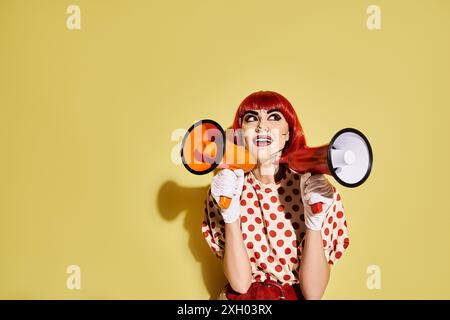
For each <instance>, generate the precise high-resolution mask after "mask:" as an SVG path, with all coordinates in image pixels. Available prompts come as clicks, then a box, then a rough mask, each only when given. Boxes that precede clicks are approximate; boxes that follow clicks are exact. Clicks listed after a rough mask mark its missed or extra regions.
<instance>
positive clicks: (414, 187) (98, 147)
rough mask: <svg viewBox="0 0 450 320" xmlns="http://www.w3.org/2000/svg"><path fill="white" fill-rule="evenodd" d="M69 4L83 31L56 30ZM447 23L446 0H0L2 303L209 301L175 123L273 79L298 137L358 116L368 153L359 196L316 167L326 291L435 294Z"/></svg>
mask: <svg viewBox="0 0 450 320" xmlns="http://www.w3.org/2000/svg"><path fill="white" fill-rule="evenodd" d="M70 4H77V5H79V6H80V8H81V30H73V31H71V30H68V29H67V28H66V19H67V18H68V17H69V15H68V14H67V13H66V8H67V7H68V6H69V5H70ZM370 4H376V5H378V6H380V8H381V19H382V20H381V22H382V25H381V27H382V29H381V30H373V31H371V30H368V28H367V27H366V20H367V18H368V14H367V13H366V9H367V7H368V6H369V5H370ZM449 31H450V1H446V0H441V1H438V0H435V1H429V0H427V1H425V0H423V1H406V0H405V1H381V0H380V1H375V2H372V1H294V0H292V1H285V0H281V1H275V0H270V1H268V0H246V1H237V0H233V1H224V0H189V1H180V0H179V1H174V0H169V1H163V0H158V1H125V0H121V1H118V0H117V1H112V0H108V1H106V0H104V1H100V0H96V1H87V0H83V1H82V0H76V1H56V0H52V1H50V0H47V1H46V0H39V1H37V0H36V1H35V0H33V1H31V0H26V1H25V0H11V1H8V0H2V1H1V2H0V147H1V157H0V298H7V299H15V298H25V299H31V298H44V299H52V298H60V299H90V298H99V299H119V298H121V299H132V298H134V299H208V298H210V296H215V295H216V294H217V292H218V291H219V290H220V289H221V287H222V286H223V285H224V284H225V278H224V276H223V273H222V270H221V265H220V263H219V262H218V261H217V260H216V258H215V257H214V255H213V254H212V253H211V252H210V251H209V248H208V247H207V246H206V243H205V241H204V239H203V238H202V234H201V231H200V225H201V218H202V215H203V207H202V206H203V199H204V193H205V190H206V188H207V186H208V183H209V181H210V179H211V175H207V176H194V175H191V174H190V173H188V172H187V171H186V170H185V169H184V168H183V167H182V166H180V165H175V164H174V163H172V161H171V153H172V152H173V150H174V148H176V145H177V143H178V139H175V140H172V139H171V135H172V132H174V130H176V129H178V128H184V129H186V128H187V127H189V126H190V125H191V124H192V123H193V122H194V121H195V120H199V119H202V118H211V119H214V120H216V121H218V122H219V123H221V124H222V125H223V126H228V125H230V124H231V121H232V118H233V115H234V112H235V110H236V108H237V106H238V104H239V103H240V102H241V101H242V100H243V99H244V97H246V96H247V95H248V94H250V93H252V92H254V91H257V90H274V91H277V92H279V93H281V94H283V95H284V96H286V97H287V98H288V99H289V100H290V101H291V103H292V104H293V105H294V107H295V108H296V110H297V112H298V114H299V117H300V121H301V122H302V124H303V127H304V129H305V132H306V136H307V139H308V144H309V145H312V146H314V145H320V144H324V143H327V142H328V141H329V140H330V138H331V137H332V136H333V134H334V133H335V132H337V131H338V130H339V129H341V128H344V127H355V128H357V129H359V130H361V131H363V132H364V133H365V134H366V136H367V137H368V138H369V140H370V142H371V144H372V148H373V152H374V167H373V171H372V175H371V176H370V178H369V179H368V180H367V182H366V183H365V184H364V185H363V186H361V187H360V188H356V189H347V188H345V187H343V186H340V185H338V184H337V182H336V181H334V180H333V179H332V178H330V179H331V180H330V181H331V182H332V183H333V184H334V185H336V186H337V187H338V188H339V190H340V191H341V193H342V195H343V201H344V205H345V208H346V215H347V218H348V224H349V229H350V242H351V244H350V247H349V249H348V250H347V252H346V253H345V255H344V256H343V258H342V261H341V262H340V263H339V264H338V265H336V266H335V267H333V270H332V275H331V280H330V284H329V286H328V288H327V291H326V294H325V296H324V298H325V299H418V298H424V299H431V298H436V299H449V298H450V286H449V284H450V272H449V270H450V232H449V229H448V227H449V222H450V215H449V214H450V212H449V206H448V201H447V200H448V198H449V188H448V181H449V178H450V177H449V166H448V163H449V162H450V159H449V158H450V152H449V149H448V147H449V143H448V138H449V137H450V128H449V125H448V121H449V118H450V111H449V109H450V90H449V89H450V88H449V83H450V65H449V60H450V59H449V57H450V45H449V35H450V34H449ZM69 265H79V266H80V268H81V290H69V289H67V287H66V280H67V277H68V274H66V268H67V267H68V266H69ZM370 265H378V266H379V267H380V269H381V285H382V287H381V289H380V290H369V289H368V288H367V285H366V281H367V278H368V277H369V275H368V274H367V273H366V269H367V267H368V266H370Z"/></svg>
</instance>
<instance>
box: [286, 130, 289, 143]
mask: <svg viewBox="0 0 450 320" xmlns="http://www.w3.org/2000/svg"><path fill="white" fill-rule="evenodd" d="M288 141H289V131H288V132H287V134H286V142H288Z"/></svg>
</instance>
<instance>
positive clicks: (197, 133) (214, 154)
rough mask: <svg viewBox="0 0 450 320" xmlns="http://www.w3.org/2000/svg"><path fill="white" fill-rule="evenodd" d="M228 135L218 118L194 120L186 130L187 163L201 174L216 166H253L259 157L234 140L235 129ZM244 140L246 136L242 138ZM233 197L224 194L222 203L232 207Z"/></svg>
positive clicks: (183, 146)
mask: <svg viewBox="0 0 450 320" xmlns="http://www.w3.org/2000/svg"><path fill="white" fill-rule="evenodd" d="M228 132H230V133H231V134H230V135H228V134H227V135H225V132H224V130H223V129H222V127H221V126H220V125H219V124H218V123H217V122H215V121H213V120H209V119H205V120H200V121H197V122H196V123H194V124H193V125H192V126H191V127H190V128H189V129H188V131H187V132H186V134H185V135H184V137H183V141H182V144H181V160H182V162H183V165H184V167H185V168H186V169H187V170H188V171H189V172H191V173H193V174H197V175H203V174H207V173H209V172H211V171H213V170H214V169H216V168H220V169H231V170H236V169H242V170H244V172H249V171H251V170H253V168H254V167H255V165H256V159H254V157H253V156H252V155H251V154H250V152H248V150H247V149H246V148H245V147H244V146H243V145H237V144H235V143H234V136H235V133H234V132H231V131H228ZM240 141H242V139H241V140H240ZM230 203H231V198H229V197H227V196H221V197H220V201H219V205H220V206H221V207H222V208H225V209H226V208H228V207H229V206H230Z"/></svg>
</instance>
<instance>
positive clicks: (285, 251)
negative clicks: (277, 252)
mask: <svg viewBox="0 0 450 320" xmlns="http://www.w3.org/2000/svg"><path fill="white" fill-rule="evenodd" d="M291 252H292V250H291V248H286V249H284V253H285V254H291Z"/></svg>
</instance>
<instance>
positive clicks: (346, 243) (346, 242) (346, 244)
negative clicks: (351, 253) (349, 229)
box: [344, 238, 350, 249]
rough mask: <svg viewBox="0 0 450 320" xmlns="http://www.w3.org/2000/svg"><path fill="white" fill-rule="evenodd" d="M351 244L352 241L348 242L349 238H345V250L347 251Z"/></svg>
mask: <svg viewBox="0 0 450 320" xmlns="http://www.w3.org/2000/svg"><path fill="white" fill-rule="evenodd" d="M349 244H350V241H349V240H348V238H345V239H344V249H347V247H348V245H349Z"/></svg>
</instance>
